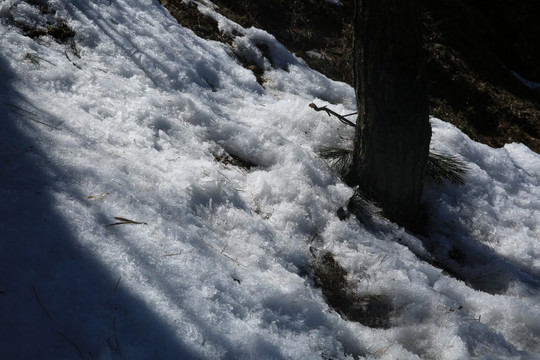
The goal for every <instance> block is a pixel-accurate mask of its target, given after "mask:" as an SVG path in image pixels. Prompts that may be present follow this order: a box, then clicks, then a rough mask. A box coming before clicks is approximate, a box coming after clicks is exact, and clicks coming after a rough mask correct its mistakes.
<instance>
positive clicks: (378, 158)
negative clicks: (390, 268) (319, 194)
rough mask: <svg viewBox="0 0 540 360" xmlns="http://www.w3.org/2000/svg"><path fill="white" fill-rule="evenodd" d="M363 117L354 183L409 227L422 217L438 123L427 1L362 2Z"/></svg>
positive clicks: (359, 91) (358, 38)
mask: <svg viewBox="0 0 540 360" xmlns="http://www.w3.org/2000/svg"><path fill="white" fill-rule="evenodd" d="M354 26H355V30H354V35H355V38H354V79H355V91H356V101H357V106H358V120H357V125H356V135H355V142H354V153H353V168H352V170H351V173H350V174H349V180H350V181H351V182H352V183H354V184H357V185H359V187H360V191H361V192H362V194H363V195H364V196H365V197H366V198H368V199H370V200H372V201H374V202H376V203H378V204H379V205H380V206H381V207H382V209H383V212H384V214H385V216H386V217H387V218H388V219H390V220H392V221H394V222H396V223H398V224H400V225H403V226H406V227H409V228H414V227H416V226H417V225H418V224H419V222H420V219H421V204H420V200H421V196H422V189H423V180H424V171H425V166H426V162H427V159H428V154H429V143H430V139H431V127H430V124H429V108H428V97H427V91H426V85H425V78H424V61H425V60H424V53H423V48H422V20H421V12H420V4H419V1H414V0H355V20H354Z"/></svg>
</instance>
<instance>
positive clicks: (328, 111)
mask: <svg viewBox="0 0 540 360" xmlns="http://www.w3.org/2000/svg"><path fill="white" fill-rule="evenodd" d="M309 107H310V108H312V109H313V110H315V111H325V112H326V113H327V114H328V116H330V115H334V116H335V117H337V118H338V120H339V121H341V122H342V123H344V124H345V125H349V126H352V127H356V125H355V124H354V123H353V122H351V121H349V120H347V119H346V118H345V117H346V116H351V115H355V114H356V113H350V114H347V115H340V114H338V113H337V112H335V111H333V110H330V109H329V108H327V107H326V106H323V107H318V106H317V105H315V104H314V103H311V104H309Z"/></svg>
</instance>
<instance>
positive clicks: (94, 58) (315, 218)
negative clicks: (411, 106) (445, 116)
mask: <svg viewBox="0 0 540 360" xmlns="http://www.w3.org/2000/svg"><path fill="white" fill-rule="evenodd" d="M36 3H39V2H36V1H28V0H26V1H24V0H20V1H15V0H7V1H6V0H4V1H3V2H2V3H1V4H0V16H1V19H2V23H1V25H0V49H1V50H0V116H1V130H0V174H1V175H0V198H1V199H2V202H1V205H0V234H1V235H0V237H1V242H0V274H1V275H0V314H1V315H0V359H358V358H366V359H367V358H369V359H470V358H471V359H472V358H479V359H539V358H540V212H539V211H540V210H539V209H540V175H539V174H540V155H538V154H535V153H533V152H532V151H530V150H529V149H528V148H527V147H525V146H524V145H521V144H509V145H506V146H505V147H504V148H501V149H493V148H490V147H488V146H486V145H482V144H479V143H475V142H473V141H471V140H470V139H469V138H468V137H467V136H465V135H464V134H463V133H461V132H460V131H459V130H458V129H456V128H455V127H454V126H452V125H450V124H447V123H445V122H443V121H440V120H438V119H432V126H433V144H432V146H433V148H434V149H436V150H438V151H442V152H447V153H450V154H454V155H456V156H459V157H460V158H461V159H462V160H463V161H465V162H466V163H467V164H468V166H469V172H468V174H467V176H466V185H464V186H462V187H456V186H454V185H452V184H441V185H438V184H433V183H428V185H427V187H426V191H425V201H426V203H427V204H428V207H429V209H430V217H431V223H430V234H429V237H421V238H419V237H415V236H413V235H411V234H409V233H407V232H406V231H404V230H403V229H402V228H399V227H398V226H395V225H394V224H391V223H389V222H388V221H386V220H385V219H382V218H377V219H375V225H374V227H373V228H370V229H366V228H365V227H364V226H363V225H362V224H360V223H359V222H358V221H357V220H355V219H354V218H350V219H349V220H346V221H340V220H339V219H338V217H337V216H336V210H337V209H339V208H340V207H342V206H344V205H345V204H346V203H347V201H348V199H349V197H350V196H351V195H352V193H353V189H350V188H348V187H347V186H346V185H345V184H344V183H342V182H341V181H340V179H339V177H337V176H336V175H335V174H334V173H332V171H331V170H330V169H329V167H328V166H327V164H326V163H325V162H324V161H323V160H321V159H320V158H319V157H318V156H317V155H316V153H315V150H317V149H318V148H320V147H323V146H346V145H347V144H349V143H350V140H351V136H352V134H351V131H350V128H347V127H346V126H343V125H342V124H341V123H339V122H338V121H336V119H332V118H329V117H328V116H327V115H326V114H323V113H316V112H314V111H313V110H312V109H311V108H310V107H309V106H308V104H309V103H311V102H315V103H316V104H318V105H328V106H330V107H332V109H334V110H336V111H338V112H341V113H349V112H352V111H354V107H355V100H354V91H353V90H352V89H351V88H350V87H349V86H348V85H346V84H343V83H337V82H333V81H331V80H328V79H327V78H326V77H324V76H323V75H321V74H319V73H317V72H315V71H312V70H311V69H309V68H308V67H307V66H306V65H305V64H304V62H303V61H302V60H300V59H298V58H296V57H295V56H294V55H292V54H290V53H289V52H287V51H286V49H284V48H283V46H281V45H280V44H279V43H278V42H277V41H276V40H275V39H274V38H273V37H272V36H271V35H269V34H267V33H265V32H263V31H261V30H258V29H253V28H252V29H243V28H241V27H239V26H238V25H236V24H233V23H231V22H230V21H229V20H227V19H225V18H222V17H220V16H219V15H217V14H216V13H215V12H214V11H213V10H212V8H211V3H210V2H209V1H205V4H206V5H201V9H202V10H203V11H204V12H205V13H206V14H210V15H211V16H213V17H215V18H216V19H217V20H218V21H219V25H220V28H221V29H222V30H223V31H226V32H230V33H232V32H233V30H234V31H235V33H237V34H242V35H243V36H238V37H237V38H236V40H235V41H234V42H233V44H232V45H225V44H222V43H218V42H212V41H206V40H203V39H200V38H198V37H197V36H195V35H194V34H193V32H192V31H191V30H189V29H186V28H183V27H181V26H180V25H178V23H177V22H176V20H174V19H173V18H171V17H170V15H169V14H168V12H167V11H166V10H165V9H164V8H163V7H161V6H160V5H159V3H158V2H157V0H130V1H127V0H96V1H86V0H69V1H68V0H51V1H48V2H47V3H48V4H49V11H42V10H44V9H43V8H41V10H40V9H39V8H38V6H36V5H31V4H36ZM207 6H209V7H207ZM47 21H49V24H47ZM54 21H66V22H67V24H68V25H69V26H70V27H71V28H72V29H73V30H74V31H75V33H76V35H75V38H74V39H75V42H74V43H73V44H74V45H72V43H71V42H70V41H69V40H68V41H67V42H66V43H59V42H56V41H54V40H53V39H52V38H51V37H50V36H42V37H39V38H36V39H32V38H30V37H26V36H23V34H22V30H21V24H26V25H27V26H28V27H38V28H39V27H41V28H46V27H47V26H50V23H52V22H54ZM16 24H19V25H18V26H16ZM256 43H263V44H266V45H267V46H268V48H269V51H270V55H271V56H272V58H273V59H272V60H273V63H274V65H275V67H273V66H272V65H271V64H270V62H269V61H268V60H267V59H265V58H264V56H263V54H262V53H261V51H260V49H259V48H258V47H257V46H256V45H255V44H256ZM233 52H234V53H240V54H243V56H245V57H247V58H250V59H251V60H252V61H253V62H256V63H258V64H260V65H261V66H263V67H265V68H266V70H267V71H266V72H265V75H264V78H265V83H264V88H263V87H261V85H259V84H258V83H257V81H256V78H255V76H254V75H253V73H252V72H251V71H250V70H248V69H245V68H244V67H242V65H241V64H240V63H239V61H238V60H236V58H235V56H234V55H233ZM77 55H78V56H77ZM228 154H230V155H233V156H234V158H231V157H228ZM235 159H236V160H235ZM238 159H242V161H240V160H238ZM248 164H249V165H250V166H247V165H248ZM241 165H245V166H241ZM115 217H116V218H117V219H115ZM127 220H131V221H132V222H129V221H127ZM111 224H115V225H113V226H108V225H111ZM325 252H331V253H332V254H333V257H334V259H335V260H336V261H337V262H338V263H339V264H340V265H341V266H342V267H343V268H344V269H345V270H346V271H347V273H348V275H347V280H348V281H349V283H350V284H352V285H353V287H354V292H355V294H357V296H358V297H359V298H362V299H366V298H369V297H371V298H373V299H378V298H383V297H384V299H386V300H385V301H386V302H388V303H389V304H387V305H388V308H389V309H391V311H388V313H387V314H386V315H385V316H386V317H387V319H385V320H387V322H388V328H385V329H382V328H379V329H376V328H370V327H368V326H364V325H362V324H360V323H358V322H354V321H348V320H346V319H345V318H343V317H342V316H340V315H339V314H338V313H337V312H336V311H334V310H333V309H332V308H331V307H329V305H328V304H327V303H326V301H325V298H324V296H323V295H322V292H321V290H320V289H318V288H317V287H316V286H315V285H314V282H313V280H312V276H310V273H312V270H310V269H311V267H312V265H313V263H314V262H316V260H314V255H317V254H322V253H325ZM437 265H440V266H441V267H444V268H445V269H446V270H447V271H444V272H443V271H442V270H441V269H440V268H438V267H436V266H437Z"/></svg>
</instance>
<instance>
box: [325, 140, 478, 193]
mask: <svg viewBox="0 0 540 360" xmlns="http://www.w3.org/2000/svg"><path fill="white" fill-rule="evenodd" d="M352 153H353V151H352V149H347V148H337V147H324V148H321V149H319V150H318V151H317V154H319V156H320V157H321V158H322V159H324V160H325V161H326V162H327V163H328V165H329V166H330V168H331V169H332V170H334V171H335V172H336V173H337V174H339V175H340V176H341V177H342V178H345V176H346V175H347V173H348V172H349V171H350V169H351V166H352ZM467 170H468V167H467V164H465V163H464V162H463V161H461V160H459V159H458V158H457V157H456V156H452V155H447V154H442V153H438V152H436V151H433V150H431V151H430V153H429V157H428V161H427V164H426V177H427V178H428V179H431V180H433V181H434V182H436V183H437V184H442V183H443V182H444V181H445V180H448V181H450V182H451V183H452V184H454V185H458V186H459V185H463V184H465V178H464V177H465V174H466V173H467Z"/></svg>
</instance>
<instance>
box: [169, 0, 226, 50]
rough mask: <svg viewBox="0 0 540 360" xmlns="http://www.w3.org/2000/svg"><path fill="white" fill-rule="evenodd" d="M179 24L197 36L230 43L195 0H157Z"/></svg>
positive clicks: (215, 22)
mask: <svg viewBox="0 0 540 360" xmlns="http://www.w3.org/2000/svg"><path fill="white" fill-rule="evenodd" d="M159 2H160V4H161V5H163V6H164V7H165V8H167V10H168V11H169V13H170V14H171V15H172V16H173V17H174V18H175V19H176V20H177V21H178V23H179V24H180V25H182V26H183V27H186V28H188V29H190V30H191V31H193V32H194V33H195V34H196V35H197V36H198V37H200V38H203V39H206V40H214V41H220V42H223V43H230V42H231V40H232V38H231V37H230V36H228V35H226V34H224V33H222V32H221V31H220V30H219V28H218V23H217V21H216V20H214V19H213V18H211V17H210V16H208V15H204V14H202V13H201V12H200V11H199V10H198V8H197V3H195V2H183V1H182V0H159Z"/></svg>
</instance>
